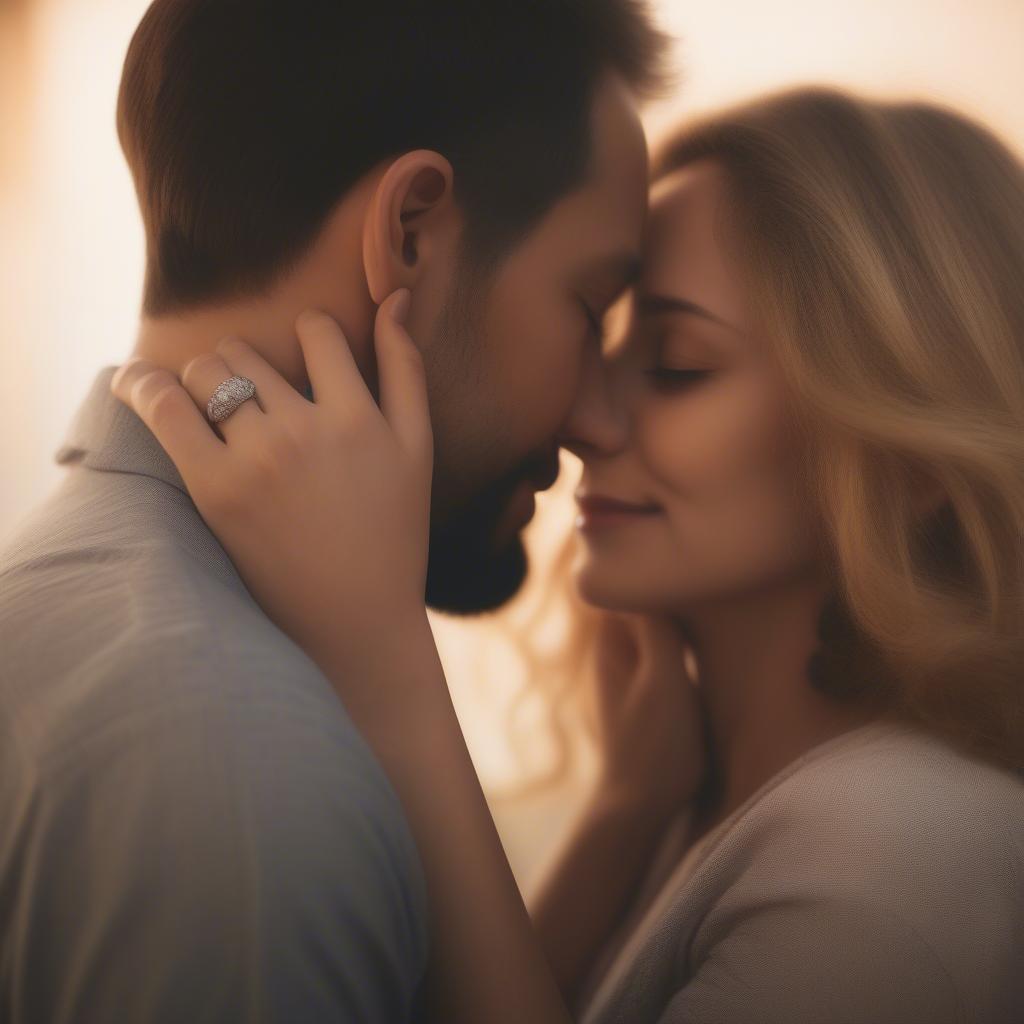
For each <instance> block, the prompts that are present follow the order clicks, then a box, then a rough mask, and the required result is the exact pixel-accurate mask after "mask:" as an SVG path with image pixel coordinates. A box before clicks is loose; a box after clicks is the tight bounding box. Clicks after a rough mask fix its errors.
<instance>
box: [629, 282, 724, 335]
mask: <svg viewBox="0 0 1024 1024" xmlns="http://www.w3.org/2000/svg"><path fill="white" fill-rule="evenodd" d="M636 308H637V310H638V312H640V313H646V314H648V315H652V316H653V315H656V314H658V313H686V314H689V315H690V316H699V317H701V318H702V319H704V320H710V321H711V322H712V323H715V324H718V325H719V326H720V327H725V328H727V329H728V330H730V331H736V332H739V328H738V327H736V326H735V324H731V323H729V322H728V321H727V320H723V319H722V318H721V317H720V316H718V315H717V314H716V313H712V312H711V310H710V309H705V308H704V307H703V306H699V305H698V304H697V303H696V302H692V301H691V300H690V299H680V298H676V297H675V296H669V295H655V294H652V293H650V292H642V293H641V294H639V295H637V297H636Z"/></svg>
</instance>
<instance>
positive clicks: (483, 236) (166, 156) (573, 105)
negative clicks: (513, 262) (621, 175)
mask: <svg viewBox="0 0 1024 1024" xmlns="http://www.w3.org/2000/svg"><path fill="white" fill-rule="evenodd" d="M665 43H666V39H665V37H664V36H663V35H662V34H661V33H660V32H658V31H657V30H656V29H655V28H654V27H653V25H652V24H651V22H650V20H649V16H648V13H647V10H646V7H645V4H644V3H643V0H156V2H155V3H153V4H152V6H151V7H150V8H149V10H148V11H147V12H146V15H145V17H144V18H143V20H142V22H141V24H140V25H139V28H138V30H137V31H136V33H135V36H134V38H133V39H132V43H131V46H130V47H129V50H128V56H127V59H126V62H125V68H124V75H123V78H122V81H121V91H120V96H119V99H118V111H117V126H118V134H119V136H120V140H121V146H122V148H123V150H124V153H125V156H126V157H127V160H128V164H129V166H130V168H131V171H132V174H133V176H134V178H135V185H136V190H137V192H138V196H139V203H140V206H141V210H142V216H143V220H144V222H145V228H146V241H147V253H148V260H147V268H148V269H147V275H146V287H145V299H144V309H145V312H146V313H147V314H149V315H160V314H163V313H168V312H171V311H174V310H177V309H183V308H187V307H190V306H196V305H200V304H202V303H205V302H208V301H212V300H218V299H226V298H230V297H234V296H238V295H245V294H250V293H252V292H255V291H258V290H260V289H261V288H265V287H267V286H268V285H270V284H272V283H273V281H274V280H275V279H276V278H277V277H278V276H279V275H280V274H281V273H282V272H284V271H286V270H287V269H288V268H289V267H290V266H292V265H293V264H294V263H295V262H296V261H297V260H298V259H299V258H300V257H301V256H302V255H303V254H304V252H305V251H306V250H307V249H308V247H309V246H310V245H311V244H312V243H313V241H314V240H315V238H316V236H317V234H318V232H319V230H320V228H321V227H322V226H323V224H324V222H325V221H326V219H327V216H328V215H329V213H330V212H331V210H332V208H333V207H334V206H335V204H336V203H337V202H338V200H340V199H341V197H342V196H343V195H344V194H345V192H346V191H348V189H350V188H351V187H352V186H353V185H354V184H355V183H356V182H357V181H358V180H359V179H360V178H361V177H362V176H363V175H365V174H366V173H367V172H368V171H369V170H371V169H372V168H373V167H374V166H375V165H377V164H378V163H380V162H381V161H382V160H386V159H388V158H390V157H397V156H398V155H400V154H401V153H404V152H408V151H410V150H413V149H420V148H424V149H432V150H436V151H437V152H440V153H442V154H443V155H444V156H446V157H447V158H448V159H449V160H450V161H451V163H452V166H453V168H454V170H455V198H456V201H457V202H458V203H459V205H460V208H461V210H462V212H463V214H464V216H465V220H466V225H467V227H466V235H465V237H464V239H463V252H464V253H465V252H469V253H471V254H472V255H473V256H474V257H475V258H476V259H477V260H478V261H479V262H482V263H487V262H488V261H490V262H491V263H493V262H494V261H495V260H497V259H498V258H499V257H500V255H501V254H503V253H504V252H507V251H508V250H509V249H511V247H512V246H513V245H514V243H515V242H516V240H517V239H519V238H521V237H522V236H523V235H524V234H525V233H526V232H527V231H528V230H529V228H530V227H531V226H533V225H534V224H535V223H536V222H537V221H538V220H539V219H540V218H541V217H542V215H543V214H544V213H545V212H546V211H547V210H548V209H549V208H550V207H551V206H552V205H553V204H554V203H555V201H556V200H558V199H559V198H560V197H561V196H563V195H565V194H567V193H568V192H569V191H570V190H571V189H572V188H574V187H575V186H577V185H579V184H581V183H582V181H583V180H584V179H585V177H586V173H587V168H588V165H589V156H590V150H591V128H590V125H591V119H590V109H591V102H592V98H593V94H594V90H595V88H596V84H597V81H598V78H599V76H600V75H601V73H602V72H603V71H605V70H613V71H616V72H618V73H619V74H620V75H621V76H622V77H623V78H624V79H625V81H626V82H627V83H628V84H629V85H630V86H631V87H632V89H633V90H634V92H635V93H636V94H637V95H638V96H644V95H649V94H650V93H652V92H653V91H654V90H656V89H657V88H659V87H660V86H661V85H662V84H663V81H664V63H663V61H664V58H665V55H666V45H665Z"/></svg>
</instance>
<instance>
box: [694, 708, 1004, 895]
mask: <svg viewBox="0 0 1024 1024" xmlns="http://www.w3.org/2000/svg"><path fill="white" fill-rule="evenodd" d="M726 826H727V827H726V828H725V829H723V832H722V834H721V835H720V836H719V837H718V841H717V842H716V843H714V846H715V848H716V849H715V851H714V852H715V854H717V856H718V857H720V858H721V857H724V858H725V860H726V861H733V862H734V863H735V859H736V855H737V854H740V852H741V851H742V854H741V859H742V861H743V862H744V863H745V864H746V865H747V869H748V870H749V871H751V872H754V873H755V874H757V875H761V876H763V879H764V880H767V879H768V878H771V877H775V878H782V877H786V876H792V877H797V876H798V877H799V879H800V880H801V885H802V886H804V887H805V888H807V889H808V890H812V889H814V887H815V886H818V887H819V889H820V890H821V891H822V892H825V891H829V892H837V891H840V890H841V891H843V892H845V893H848V894H849V893H853V892H854V891H855V890H858V889H860V890H862V891H863V892H864V893H866V894H872V895H873V897H874V898H878V899H883V900H884V899H894V898H898V899H900V900H902V901H913V900H914V899H915V898H920V899H922V900H923V901H924V903H925V904H927V905H933V900H934V897H935V894H936V892H937V891H938V890H939V889H940V888H948V887H950V886H956V887H958V889H959V892H960V893H961V894H962V895H964V896H966V894H967V893H969V892H973V893H974V894H975V895H976V896H979V895H981V893H982V892H983V891H984V892H985V893H988V894H989V895H990V896H991V898H992V899H994V900H1001V899H1007V900H1012V901H1013V902H1014V903H1015V904H1016V903H1019V901H1020V892H1021V889H1022V886H1024V778H1022V777H1021V776H1020V775H1017V774H1015V773H1013V772H1011V771H1008V770H1005V769H1002V768H1000V767H998V766H996V765H994V764H991V763H989V762H987V761H985V760H983V759H981V758H978V757H974V756H972V755H970V754H969V753H967V752H965V751H962V750H959V749H957V748H955V747H954V746H952V745H951V744H950V743H948V742H947V741H945V740H944V739H941V738H940V737H938V736H935V735H932V734H931V733H929V732H928V731H926V730H925V729H923V728H921V727H919V726H914V725H910V724H908V723H902V722H894V721H880V722H875V723H872V724H870V725H867V726H862V727H860V728H858V729H855V730H852V731H851V732H850V733H848V734H845V735H843V736H840V737H837V738H836V739H835V740H831V741H829V742H827V743H825V744H823V745H822V746H821V747H819V748H816V749H815V750H812V751H810V752H809V753H808V754H806V755H805V756H804V757H802V758H800V759H799V760H798V761H797V762H794V764H793V765H791V766H790V767H789V768H788V769H786V770H785V771H783V772H781V773H780V774H779V775H778V776H777V777H776V778H775V779H774V780H771V781H769V782H768V783H767V784H766V786H765V787H763V788H762V790H761V791H760V792H759V793H757V794H755V795H754V797H753V798H752V799H751V800H750V801H749V802H748V803H747V805H746V806H745V807H744V808H741V809H740V811H739V812H738V813H737V815H736V816H735V817H734V818H733V820H732V821H731V822H727V823H726Z"/></svg>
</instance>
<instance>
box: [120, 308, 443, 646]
mask: <svg viewBox="0 0 1024 1024" xmlns="http://www.w3.org/2000/svg"><path fill="white" fill-rule="evenodd" d="M408 303H409V293H408V291H405V290H403V291H401V292H396V293H395V294H393V295H392V296H390V297H389V298H388V299H387V300H385V301H384V302H383V303H382V304H381V306H380V309H379V310H378V314H377V321H376V327H375V344H376V352H377V362H378V367H379V370H380V407H379V408H378V406H377V404H376V403H375V402H374V400H373V397H372V395H371V394H370V392H369V390H368V389H367V387H366V385H365V383H364V381H363V379H362V377H361V376H360V374H359V371H358V369H357V368H356V364H355V362H354V360H353V357H352V353H351V351H350V349H349V345H348V341H347V340H346V338H345V336H344V334H343V333H342V331H341V329H340V328H339V327H338V325H337V324H336V323H335V322H334V321H333V320H332V319H331V318H330V317H328V316H327V315H325V314H323V313H317V312H307V313H303V314H302V315H301V316H300V317H299V319H298V321H297V323H296V331H297V334H298V338H299V342H300V344H301V346H302V351H303V355H304V358H305V363H306V370H307V373H308V376H309V380H310V383H311V384H312V386H313V390H314V394H315V396H316V402H315V403H313V402H309V401H307V400H306V399H305V398H304V397H303V396H302V395H300V394H299V393H298V392H297V391H296V390H295V388H294V387H292V385H291V384H289V383H288V382H287V381H286V380H285V379H284V378H283V377H282V376H281V375H280V374H279V373H278V372H277V371H276V370H275V369H274V368H273V367H272V366H270V364H269V363H267V362H266V360H264V359H263V358H262V357H261V356H260V355H259V354H258V353H257V352H256V351H255V350H254V349H253V348H251V347H250V346H249V345H247V344H246V343H245V342H244V341H241V340H239V339H237V338H226V339H224V340H222V341H221V342H220V343H219V344H218V345H217V350H216V352H215V353H210V354H207V355H203V356H200V357H198V358H196V359H194V360H192V362H191V363H189V365H188V366H187V367H186V369H185V372H184V373H183V375H182V377H183V383H184V387H183V386H182V384H181V383H179V381H178V379H177V377H176V376H175V375H174V374H172V373H170V372H169V371H167V370H164V369H160V368H157V367H155V366H154V365H152V364H151V363H148V362H146V361H145V360H134V361H130V362H129V363H127V364H125V366H123V367H122V368H121V369H120V370H119V371H118V373H117V374H116V375H115V377H114V379H113V382H112V384H111V387H112V390H113V391H114V393H115V394H116V395H117V397H118V398H120V399H121V400H122V401H123V402H125V403H126V404H128V405H129V406H131V408H133V409H134V410H135V411H136V413H138V415H139V416H140V417H141V418H142V420H143V421H144V422H145V424H146V426H147V427H149V429H150V430H151V431H152V432H153V434H154V435H155V436H156V438H157V440H158V441H159V442H160V444H161V445H162V446H163V447H164V448H165V449H166V451H167V453H168V455H169V456H170V458H171V459H172V461H173V462H174V464H175V465H176V466H177V468H178V471H179V472H180V474H181V476H182V479H183V480H184V481H185V484H186V486H187V487H188V490H189V493H190V494H191V496H192V500H193V501H194V502H195V504H196V507H197V508H198V509H199V512H200V514H201V515H202V517H203V519H204V520H205V521H206V522H207V524H208V525H209V527H210V529H211V530H212V531H213V533H214V534H215V535H216V536H217V538H218V539H219V540H220V542H221V544H222V545H223V547H224V549H225V550H226V551H227V553H228V555H229V556H230V558H231V560H232V562H234V564H235V566H236V568H237V569H238V572H239V574H240V575H241V577H242V579H243V580H244V581H245V584H246V586H247V587H248V588H249V590H250V592H251V593H252V595H253V597H254V598H255V599H256V601H257V602H258V603H259V604H260V605H261V606H262V607H263V609H264V611H265V612H266V613H267V614H268V616H269V617H270V618H271V619H273V620H274V621H275V622H276V623H277V625H278V626H280V627H281V628H282V629H283V630H284V631H285V632H286V633H288V634H289V635H290V636H291V637H292V638H293V639H294V640H295V641H296V642H297V643H298V644H299V645H300V646H302V647H303V648H305V649H306V651H307V652H308V653H309V654H310V655H311V656H313V657H314V658H315V657H316V656H317V653H318V652H319V651H322V650H324V649H325V648H326V647H328V646H329V647H330V650H331V656H332V658H334V659H336V658H337V652H338V650H339V649H342V650H343V649H345V647H346V645H351V647H352V649H353V650H356V649H361V650H363V651H372V649H373V646H374V645H375V644H377V643H379V642H382V638H383V637H385V636H388V635H393V631H394V629H395V628H396V626H400V625H401V623H402V622H403V617H404V616H406V614H407V613H408V614H409V615H417V614H419V615H423V614H424V603H423V602H424V588H425V577H426V565H427V540H428V529H429V514H430V483H431V473H432V461H433V438H432V432H431V427H430V418H429V412H428V406H427V394H426V386H425V381H424V377H423V364H422V360H421V358H420V355H419V352H418V351H417V349H416V347H415V345H414V344H413V342H412V340H411V339H410V338H409V335H408V334H407V333H406V331H405V329H404V327H403V326H402V322H403V319H404V316H405V313H406V311H407V309H408ZM235 374H237V375H239V376H243V377H248V378H249V379H250V380H252V381H253V383H254V384H255V385H256V401H252V400H250V401H247V402H244V403H243V404H242V405H241V407H240V408H239V409H237V410H236V411H235V412H234V413H233V414H232V415H231V416H230V417H228V419H226V420H224V421H223V422H221V423H219V424H218V425H217V427H218V429H219V430H220V431H221V434H222V435H223V438H224V439H223V441H222V440H221V439H220V438H219V437H218V436H217V434H216V432H215V431H214V428H213V426H212V425H211V424H210V422H209V421H208V420H207V418H206V415H205V410H206V403H207V401H208V400H209V398H210V396H211V395H212V394H213V391H214V390H215V388H216V387H217V385H219V384H220V383H221V382H222V381H224V380H226V379H227V378H228V377H231V376H232V375H235ZM257 402H258V403H259V404H257ZM200 410H202V411H200ZM392 642H393V641H392ZM335 664H336V660H335Z"/></svg>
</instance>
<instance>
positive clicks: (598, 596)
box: [575, 560, 658, 612]
mask: <svg viewBox="0 0 1024 1024" xmlns="http://www.w3.org/2000/svg"><path fill="white" fill-rule="evenodd" d="M575 584H576V592H577V593H578V594H579V596H580V598H581V599H582V600H583V601H584V602H586V603H587V604H589V605H592V606H593V607H595V608H603V609H605V610H606V611H610V612H645V611H651V612H653V611H655V610H656V608H655V607H652V605H655V604H657V603H658V602H657V601H655V600H652V599H653V598H654V595H653V594H652V593H651V589H650V588H649V587H645V586H644V585H643V581H642V580H638V579H637V578H636V576H635V574H626V573H624V572H615V571H610V567H609V566H602V565H600V564H595V563H594V562H591V561H589V560H588V561H586V562H584V563H583V565H581V566H580V567H579V568H578V569H577V570H576V578H575Z"/></svg>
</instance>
